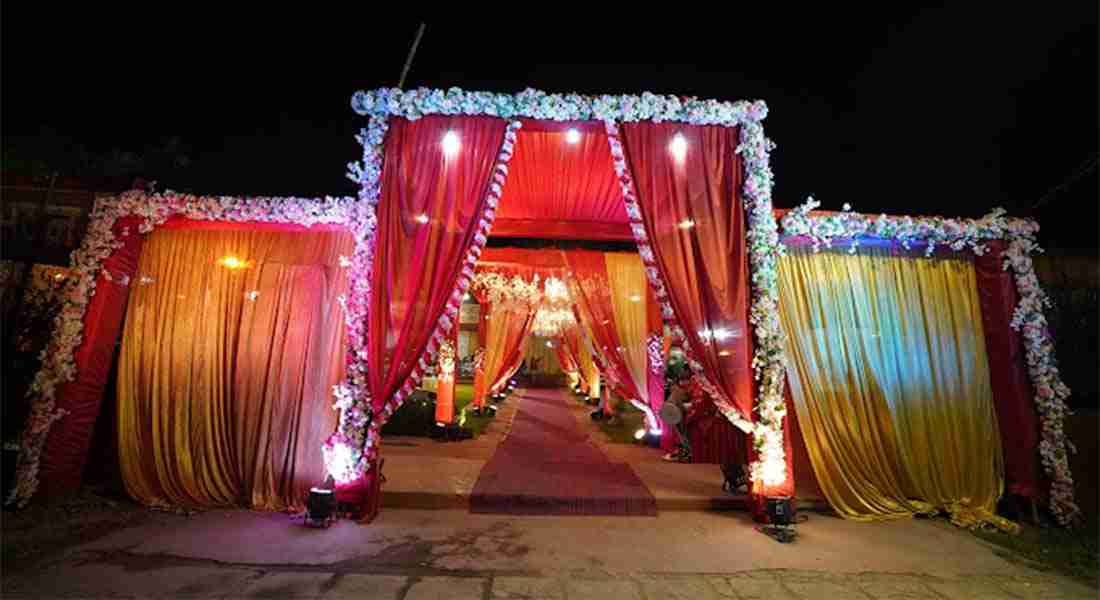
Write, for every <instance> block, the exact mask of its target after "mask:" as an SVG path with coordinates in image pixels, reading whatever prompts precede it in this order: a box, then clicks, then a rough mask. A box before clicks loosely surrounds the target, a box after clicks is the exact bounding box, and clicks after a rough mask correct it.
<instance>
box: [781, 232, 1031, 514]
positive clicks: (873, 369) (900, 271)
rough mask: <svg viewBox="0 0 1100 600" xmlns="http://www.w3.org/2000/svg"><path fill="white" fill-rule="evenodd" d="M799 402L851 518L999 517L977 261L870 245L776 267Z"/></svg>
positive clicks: (810, 439) (789, 259)
mask: <svg viewBox="0 0 1100 600" xmlns="http://www.w3.org/2000/svg"><path fill="white" fill-rule="evenodd" d="M779 286H780V318H781V321H782V325H783V328H784V331H785V332H786V334H787V347H786V352H787V356H788V359H789V368H788V373H789V375H790V385H791V392H792V396H793V398H794V404H795V407H796V410H797V411H798V420H799V423H800V424H801V426H802V429H803V432H804V437H805V440H806V447H807V450H808V452H809V455H810V461H811V463H812V465H813V469H814V472H815V474H816V475H817V479H818V481H819V482H820V484H821V488H822V490H823V491H824V493H825V495H826V497H827V499H828V500H829V502H830V504H832V506H833V507H834V508H835V509H836V510H837V511H838V512H839V513H840V514H841V515H843V516H845V517H847V518H850V519H857V520H876V519H889V518H898V517H905V516H911V515H913V514H916V513H927V512H931V511H935V510H946V511H947V512H949V513H950V514H951V515H952V518H953V519H954V520H955V521H956V522H957V523H959V524H962V525H967V526H971V525H976V524H979V523H995V524H997V525H999V526H1004V527H1011V524H1010V523H1008V522H1006V521H1004V520H1003V519H999V518H998V517H995V515H994V510H995V507H996V502H997V500H998V498H999V497H1000V495H1001V491H1002V487H1003V464H1002V456H1001V443H1000V436H999V433H998V428H997V422H996V415H995V413H994V409H993V400H992V394H991V391H990V382H989V367H988V364H987V358H986V349H985V341H984V337H983V333H982V320H981V313H980V311H979V305H978V295H977V285H976V282H975V276H974V267H973V263H972V262H970V261H968V260H966V259H960V258H935V259H925V258H920V257H913V256H905V255H896V253H895V252H893V251H891V250H889V249H880V248H864V249H861V250H860V251H859V253H857V254H855V255H849V254H848V253H847V252H846V251H845V252H837V251H822V252H820V253H816V254H815V253H813V251H812V250H810V249H806V248H789V249H788V252H787V255H786V256H784V257H782V258H781V259H780V262H779Z"/></svg>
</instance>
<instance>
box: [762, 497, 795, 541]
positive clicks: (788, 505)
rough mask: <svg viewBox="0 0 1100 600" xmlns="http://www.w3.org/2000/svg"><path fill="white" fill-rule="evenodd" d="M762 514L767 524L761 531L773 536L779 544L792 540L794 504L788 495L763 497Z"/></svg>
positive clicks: (793, 532) (793, 534) (793, 535)
mask: <svg viewBox="0 0 1100 600" xmlns="http://www.w3.org/2000/svg"><path fill="white" fill-rule="evenodd" d="M764 514H765V515H767V517H768V524H767V525H766V526H765V527H764V528H763V529H762V531H763V532H764V533H765V534H767V535H769V536H771V537H773V538H775V540H776V541H777V542H779V543H781V544H787V543H790V542H793V541H794V538H795V531H794V523H795V505H794V498H791V497H790V496H769V497H767V498H764Z"/></svg>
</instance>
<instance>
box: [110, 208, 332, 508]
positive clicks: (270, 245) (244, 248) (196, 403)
mask: <svg viewBox="0 0 1100 600" xmlns="http://www.w3.org/2000/svg"><path fill="white" fill-rule="evenodd" d="M353 250H354V241H353V239H352V237H351V235H350V234H348V233H345V232H337V231H320V232H282V231H271V230H258V231H257V230H251V231H246V230H210V229H200V230H196V229H161V230H158V231H156V232H154V233H153V234H151V235H150V236H149V239H148V240H147V241H146V242H145V246H144V248H143V251H142V254H141V259H140V263H139V266H138V277H136V278H135V280H134V283H133V285H132V287H131V292H130V308H129V311H128V314H127V317H126V324H125V327H124V332H123V339H122V352H121V357H120V361H119V375H118V432H119V433H118V444H119V454H120V460H121V467H122V475H123V479H124V481H125V484H126V488H127V490H129V492H130V494H131V495H132V496H133V497H134V498H136V499H138V500H139V501H141V502H144V503H146V504H150V505H178V506H187V507H210V506H247V507H251V508H257V509H263V510H281V509H285V508H297V507H300V506H302V500H303V498H304V496H305V495H306V494H308V490H309V487H310V486H311V485H316V484H318V483H320V482H322V481H323V480H324V478H325V470H324V464H323V459H322V455H321V444H322V443H323V441H324V439H325V438H326V437H327V436H328V435H329V434H330V433H331V432H332V431H333V430H334V429H335V427H336V419H337V414H336V412H335V411H334V410H332V391H331V390H332V386H333V385H334V384H335V383H337V382H338V381H339V379H340V377H341V376H342V373H343V364H344V360H343V354H344V347H345V340H344V324H343V320H344V319H343V313H342V311H341V309H340V307H339V304H338V302H337V298H338V296H339V295H340V294H343V293H345V292H346V289H347V281H346V275H345V270H344V269H343V268H341V267H340V266H339V257H340V256H341V255H344V256H350V255H351V254H352V252H353Z"/></svg>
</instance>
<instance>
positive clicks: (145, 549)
mask: <svg viewBox="0 0 1100 600" xmlns="http://www.w3.org/2000/svg"><path fill="white" fill-rule="evenodd" d="M2 590H3V595H4V597H5V598H32V597H33V598H43V597H45V598H54V597H189V598H261V597H298V598H301V597H305V598H309V597H315V598H353V597H354V598H395V599H397V598H405V599H411V598H479V599H482V598H653V599H660V600H671V599H675V598H692V599H693V600H696V599H698V600H702V599H707V598H746V599H747V598H787V599H795V598H875V599H877V598H896V599H901V598H937V599H944V598H947V599H955V598H1072V599H1076V598H1095V597H1097V591H1096V590H1095V589H1091V588H1088V587H1086V586H1083V585H1081V584H1078V583H1075V582H1072V581H1069V580H1067V579H1065V578H1061V577H1058V576H1054V575H1050V574H1045V573H1040V572H1037V571H1033V570H1031V569H1028V568H1027V567H1024V566H1021V565H1020V564H1017V563H1014V562H1009V561H1007V560H1005V559H1003V558H1001V557H999V556H997V555H996V554H995V553H994V552H993V551H992V549H991V548H990V547H988V546H987V545H985V544H984V543H983V542H981V541H979V540H978V539H976V538H974V537H973V536H971V535H969V534H968V533H966V532H963V531H959V530H957V529H955V528H954V527H952V526H950V525H948V524H946V523H943V522H938V521H916V520H913V521H910V520H907V521H897V522H891V523H854V522H851V521H844V520H841V519H837V518H833V517H826V516H819V515H811V516H810V518H809V520H808V521H807V522H805V523H803V524H801V525H799V538H798V539H797V540H796V541H795V542H794V543H792V544H779V543H777V542H775V541H774V540H772V539H770V538H768V537H766V536H764V535H763V534H761V533H759V532H758V531H756V530H755V528H754V526H753V524H752V523H751V521H750V520H749V518H748V516H747V515H745V514H744V513H728V512H727V513H706V512H698V513H694V512H668V513H662V514H661V515H660V516H659V517H657V518H647V517H636V518H630V517H607V518H605V517H527V518H510V517H502V516H497V515H472V514H469V513H467V512H465V511H459V510H436V511H424V510H387V511H385V512H383V513H382V515H381V516H380V517H379V519H378V520H377V521H375V522H374V523H372V524H371V525H368V526H360V525H356V524H354V523H351V522H346V521H343V522H338V523H336V524H335V525H334V526H333V527H332V528H330V529H309V528H306V527H304V526H302V525H301V523H300V522H297V521H295V520H294V519H293V518H292V517H291V516H289V515H284V514H270V513H251V512H245V511H211V512H207V513H202V514H199V515H196V516H192V517H184V516H179V515H172V514H154V515H150V517H149V518H148V519H145V520H144V522H143V523H141V524H140V525H137V526H134V527H130V528H126V529H123V530H120V531H117V532H115V533H113V534H111V535H108V536H106V537H104V538H101V539H99V540H97V541H94V542H91V543H88V544H84V545H81V546H77V547H74V548H71V549H68V550H67V551H66V552H64V553H63V554H62V555H60V556H56V557H54V558H53V559H52V560H50V561H48V562H47V563H46V564H41V565H38V566H36V567H34V568H30V569H26V570H25V571H23V572H20V573H9V572H7V571H5V573H4V578H3V583H2Z"/></svg>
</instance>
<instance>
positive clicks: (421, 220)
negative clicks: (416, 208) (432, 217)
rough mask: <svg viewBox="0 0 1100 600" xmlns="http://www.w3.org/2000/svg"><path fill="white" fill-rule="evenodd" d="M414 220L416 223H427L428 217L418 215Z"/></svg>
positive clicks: (421, 214) (422, 214)
mask: <svg viewBox="0 0 1100 600" xmlns="http://www.w3.org/2000/svg"><path fill="white" fill-rule="evenodd" d="M414 218H415V219H416V222H417V223H427V222H428V215H426V214H424V213H420V214H419V215H416V217H414Z"/></svg>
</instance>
